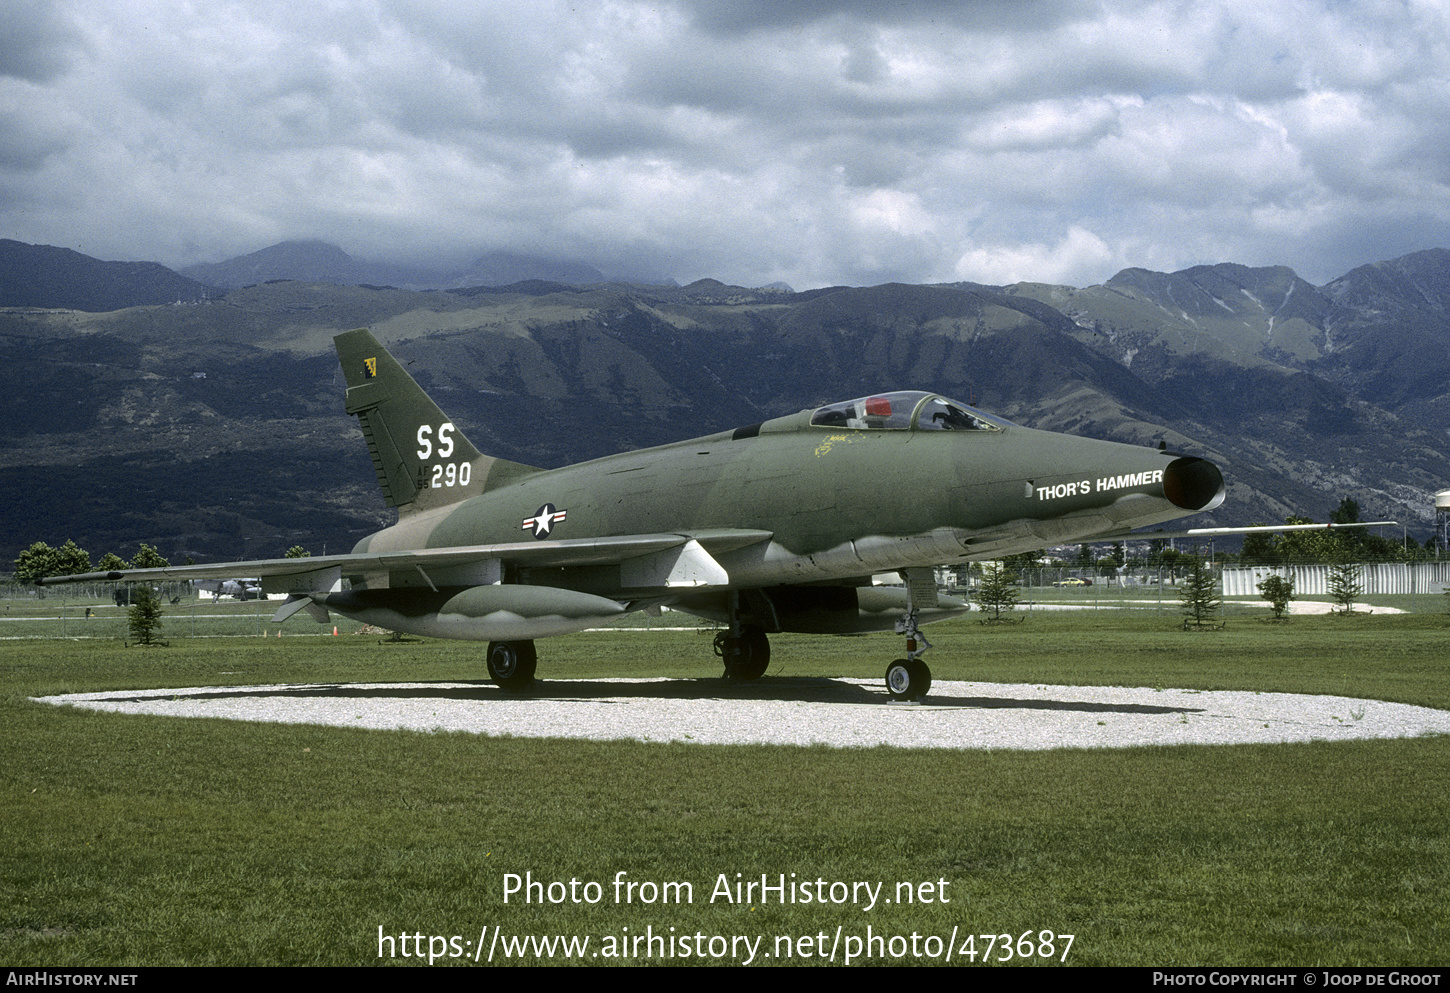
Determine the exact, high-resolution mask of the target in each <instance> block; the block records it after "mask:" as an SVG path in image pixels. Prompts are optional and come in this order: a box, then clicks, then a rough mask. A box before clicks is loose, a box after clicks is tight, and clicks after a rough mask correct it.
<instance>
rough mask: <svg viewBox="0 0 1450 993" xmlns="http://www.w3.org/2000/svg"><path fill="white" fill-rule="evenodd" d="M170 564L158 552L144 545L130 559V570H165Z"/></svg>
mask: <svg viewBox="0 0 1450 993" xmlns="http://www.w3.org/2000/svg"><path fill="white" fill-rule="evenodd" d="M170 564H171V563H170V562H168V561H167V560H166V558H165V557H164V556H163V555H162V554H161V553H160V552H158V551H157V550H156V549H155V548H152V547H151V546H150V545H145V544H143V545H142V546H141V548H140V550H139V551H137V552H136V554H135V555H133V556H132V557H131V568H132V569H165V568H166V567H167V566H169V565H170Z"/></svg>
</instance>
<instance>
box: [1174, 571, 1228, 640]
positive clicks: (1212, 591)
mask: <svg viewBox="0 0 1450 993" xmlns="http://www.w3.org/2000/svg"><path fill="white" fill-rule="evenodd" d="M1178 598H1179V600H1181V601H1182V602H1183V613H1184V619H1183V626H1184V627H1185V628H1187V627H1188V626H1189V625H1192V626H1194V627H1200V628H1201V627H1204V626H1206V625H1208V624H1211V623H1213V619H1214V616H1215V615H1216V614H1217V613H1218V610H1219V608H1220V607H1222V606H1223V601H1222V600H1221V599H1219V595H1218V580H1217V579H1215V578H1214V575H1213V572H1212V571H1210V570H1209V569H1208V568H1207V567H1206V566H1204V564H1203V559H1201V558H1199V557H1198V556H1196V555H1195V556H1193V558H1192V562H1191V564H1190V565H1189V567H1188V571H1187V574H1186V576H1185V578H1184V581H1183V590H1182V591H1181V592H1180V593H1179V594H1178Z"/></svg>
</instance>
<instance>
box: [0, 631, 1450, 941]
mask: <svg viewBox="0 0 1450 993" xmlns="http://www.w3.org/2000/svg"><path fill="white" fill-rule="evenodd" d="M16 609H18V607H17V608H16ZM166 622H167V624H168V627H166V628H165V629H163V637H167V638H169V639H170V645H169V647H165V648H126V647H123V645H122V643H121V642H120V640H119V639H118V638H88V639H86V640H81V641H60V640H11V641H4V642H0V750H3V751H0V755H3V761H0V961H3V962H5V963H7V964H10V965H18V966H19V965H174V964H187V965H206V964H292V965H296V964H329V965H362V964H374V963H376V962H378V961H379V950H380V947H381V948H382V950H383V952H384V955H385V959H384V960H386V961H393V962H397V963H400V964H401V963H408V964H416V963H418V962H420V961H423V962H426V961H428V957H429V952H430V950H431V951H432V952H433V954H434V956H435V958H436V963H437V964H448V963H464V962H471V961H472V956H473V955H474V953H475V951H476V949H477V947H478V946H479V944H480V939H481V943H482V945H483V952H482V954H481V955H480V958H484V959H486V958H487V957H488V955H489V953H490V952H492V953H493V957H494V962H495V963H498V962H500V961H502V960H504V959H505V957H506V956H505V954H504V952H505V951H508V950H512V951H516V952H518V954H515V955H509V956H507V960H508V961H521V962H550V963H567V962H571V961H572V962H583V963H588V964H605V963H609V962H615V961H620V962H625V963H628V964H637V963H639V962H641V961H664V962H667V963H673V964H682V963H694V962H698V961H701V960H702V959H703V960H704V961H736V962H738V961H745V960H747V959H751V960H752V961H754V962H758V963H766V964H780V963H782V962H783V961H791V962H816V961H823V960H824V959H823V956H827V955H831V954H833V950H834V956H835V957H834V961H836V962H841V961H843V960H844V959H845V956H846V955H847V954H848V953H850V952H852V950H853V949H854V952H855V958H854V960H855V961H858V962H862V963H872V964H881V963H892V962H899V963H910V962H929V961H942V960H943V959H944V958H945V957H946V956H947V955H948V954H950V955H951V961H952V962H954V963H960V964H969V963H970V962H971V961H973V960H975V962H976V963H977V964H978V965H981V964H982V962H983V960H984V955H985V953H986V952H987V950H988V948H989V946H990V949H991V952H990V959H991V960H992V962H993V963H994V964H996V963H997V962H998V961H999V960H1002V959H1003V958H1004V957H1005V953H1004V943H1003V942H1002V940H1001V939H1000V938H996V937H991V936H997V935H1004V934H1005V935H1010V936H1011V939H1012V944H1011V945H1010V946H1009V947H1010V948H1011V949H1012V952H1011V959H1010V962H1011V963H1012V964H1020V963H1021V962H1023V961H1024V959H1023V958H1021V957H1019V954H1018V953H1019V952H1025V953H1026V955H1027V957H1026V959H1025V961H1029V962H1033V963H1045V962H1052V963H1059V962H1061V961H1062V960H1063V959H1064V958H1065V960H1066V963H1067V964H1068V965H1171V964H1179V965H1200V964H1202V965H1229V964H1271V965H1311V964H1314V965H1401V964H1403V965H1430V964H1446V963H1450V924H1447V923H1446V922H1447V920H1450V913H1447V910H1450V906H1447V904H1450V901H1447V897H1446V894H1447V892H1450V790H1447V788H1446V783H1447V782H1450V739H1447V738H1427V739H1413V740H1398V741H1367V742H1343V743H1313V744H1302V745H1271V746H1234V747H1177V748H1144V749H1125V750H1059V751H1049V752H1034V753H1025V752H1008V751H985V752H943V751H930V750H907V749H897V748H872V749H863V750H832V749H826V748H823V747H822V748H793V747H776V746H695V745H660V744H644V743H638V742H627V741H623V742H606V743H599V742H579V741H569V740H540V739H526V738H483V737H478V736H472V735H464V734H418V733H407V732H377V731H363V730H354V729H343V728H324V727H310V726H294V725H272V724H259V723H238V722H228V721H221V720H208V719H174V718H163V717H150V716H128V715H115V714H100V713H94V712H89V711H84V710H79V709H72V708H58V707H54V706H50V705H44V704H38V703H34V702H32V701H31V700H30V699H29V698H30V697H33V696H36V695H41V694H50V693H60V692H78V691H83V690H96V689H117V688H150V687H163V686H196V685H225V684H249V683H262V682H321V681H329V682H330V681H353V680H368V681H386V680H398V681H401V680H424V681H428V680H457V679H482V678H484V676H483V664H482V651H481V648H482V646H479V645H470V644H458V643H449V642H441V641H423V642H404V643H402V644H387V643H380V642H379V640H378V639H377V638H375V637H368V636H358V635H353V636H345V635H340V636H339V637H336V638H334V637H331V636H330V632H329V634H328V635H326V636H310V637H296V636H292V635H291V634H290V632H291V631H292V630H293V628H291V627H290V626H289V627H287V628H285V629H284V630H286V631H288V632H289V635H288V636H286V637H283V638H281V639H277V638H275V637H270V638H265V637H257V636H252V637H201V636H195V637H187V636H185V632H184V631H182V630H181V629H182V627H183V625H182V624H181V623H180V620H179V619H178V618H177V617H175V616H174V615H173V614H172V613H170V612H168V615H167V617H166ZM68 623H74V624H84V623H87V622H86V621H85V620H84V619H81V620H70V621H68ZM195 623H199V619H198V620H197V621H196V622H195ZM243 623H247V622H243ZM306 627H315V626H314V625H307V626H306ZM302 629H305V628H299V630H302ZM0 633H3V631H0ZM929 635H930V637H931V638H932V640H933V643H934V645H935V646H936V647H935V649H934V650H933V651H932V652H931V653H930V655H929V656H928V658H929V660H930V661H931V663H932V666H933V672H934V675H935V677H936V678H937V679H980V680H988V681H1002V682H1009V681H1010V682H1037V683H1082V684H1120V685H1142V686H1164V687H1168V686H1173V687H1189V688H1201V689H1226V688H1232V689H1257V690H1265V691H1268V690H1283V691H1293V692H1309V693H1333V694H1338V695H1347V696H1360V697H1368V698H1377V699H1385V700H1395V701H1400V702H1406V703H1415V704H1421V705H1426V706H1433V707H1440V708H1446V709H1450V651H1446V646H1447V639H1450V618H1446V617H1445V616H1444V615H1434V614H1423V615H1414V614H1408V615H1392V616H1385V615H1374V616H1369V617H1351V618H1347V619H1346V618H1326V617H1315V618H1300V619H1296V620H1295V621H1293V622H1292V623H1289V624H1284V625H1273V624H1266V623H1263V622H1261V621H1259V620H1257V619H1255V617H1254V616H1252V615H1249V616H1245V617H1243V618H1235V619H1233V620H1231V622H1230V624H1229V626H1228V628H1227V629H1226V630H1224V631H1218V632H1211V633H1192V634H1190V633H1185V632H1183V631H1181V630H1178V629H1177V626H1176V616H1174V615H1173V614H1165V615H1163V616H1155V615H1154V614H1153V613H1151V612H1149V613H1146V614H1144V613H1140V612H1125V611H1114V610H1100V611H1091V612H1060V613H1049V612H1042V613H1034V614H1033V615H1032V616H1031V617H1030V618H1029V619H1028V620H1027V622H1026V623H1023V624H1020V625H1011V626H1008V627H1002V628H995V629H994V628H984V627H982V626H980V625H977V624H975V623H973V622H972V621H970V620H963V621H956V622H950V623H948V624H943V625H937V626H934V627H932V628H931V629H929ZM772 645H773V648H774V661H773V664H772V670H771V672H772V674H774V673H777V672H783V673H786V674H791V675H817V676H822V675H824V676H831V675H841V676H868V677H871V678H879V677H880V674H881V672H882V670H883V669H884V666H885V663H886V662H887V661H888V660H889V659H890V658H891V657H893V656H894V655H895V654H899V649H900V645H899V639H897V638H895V637H894V636H889V635H882V636H871V637H866V638H841V639H833V638H817V637H806V636H784V635H783V636H777V637H775V638H773V639H772ZM716 664H717V663H716V660H715V659H714V658H713V656H712V654H711V650H710V638H709V637H708V636H704V635H701V634H698V633H694V632H675V631H649V632H634V633H620V632H601V633H585V634H581V635H577V636H572V637H568V638H559V639H553V640H549V641H545V642H541V643H540V675H541V676H542V677H544V678H550V677H560V676H591V675H597V676H637V675H665V676H680V677H691V678H693V677H698V676H700V675H702V674H707V675H712V674H714V673H715V672H716V671H717V670H716ZM766 678H767V679H769V678H771V676H769V675H768V676H767V677H766ZM981 719H983V720H990V719H991V715H990V713H987V712H984V713H983V715H982V718H981ZM620 873H623V874H624V875H623V876H619V875H618V874H620ZM737 874H738V875H737ZM792 874H794V875H792ZM762 876H763V877H764V878H765V881H766V882H767V883H769V884H770V885H772V886H776V885H778V884H779V883H780V882H781V879H782V876H783V877H784V880H785V883H786V886H787V887H788V889H787V890H786V897H787V899H786V902H782V901H781V899H779V898H778V897H777V896H776V895H775V894H774V892H773V891H771V892H767V893H765V894H764V899H762V898H761V897H762V894H761V893H760V887H759V884H760V882H761V880H762ZM514 877H518V879H517V881H515V880H514ZM616 878H619V879H621V880H622V881H623V883H624V884H625V886H624V887H623V888H622V889H621V890H619V891H617V890H616V889H615V880H616ZM529 881H532V882H536V883H540V884H542V885H541V886H538V887H536V888H534V889H533V890H532V891H530V890H528V889H523V888H521V889H519V890H518V891H517V892H512V893H511V894H510V895H509V898H508V901H507V902H505V888H506V886H520V887H522V886H523V885H524V884H525V883H527V882H529ZM571 881H575V882H573V883H572V884H571ZM631 882H632V883H635V884H638V885H636V886H635V888H634V889H633V890H632V891H631V890H629V889H628V888H627V884H628V883H631ZM750 882H754V883H755V884H756V889H755V892H754V893H749V892H745V893H743V894H742V895H743V896H744V897H745V899H744V900H742V901H740V902H735V900H734V899H733V897H734V895H735V893H736V891H735V886H736V884H737V883H739V884H746V883H750ZM551 883H557V884H559V885H557V886H554V887H552V889H551V888H550V887H549V884H551ZM591 883H594V884H598V889H597V890H596V889H594V888H592V887H590V886H589V885H588V884H591ZM646 884H654V885H653V886H650V885H646ZM666 884H673V885H666ZM807 884H809V885H807ZM832 884H837V885H835V886H834V887H833V885H832ZM857 884H864V885H857ZM722 887H724V888H728V889H730V891H731V898H729V899H727V898H725V897H724V896H722ZM873 892H874V893H875V894H876V896H875V902H874V903H872V904H871V905H870V907H869V909H868V907H867V899H868V898H870V896H871V894H872V893H873ZM843 894H844V895H843ZM686 896H688V897H690V900H689V902H685V897H686ZM791 896H794V897H795V898H796V902H789V901H790V897H791ZM806 896H808V897H809V898H810V902H802V901H803V899H804V898H805V897H806ZM530 897H532V899H530ZM596 897H597V898H596ZM838 897H839V898H840V902H837V898H838ZM551 898H553V899H551ZM555 900H557V901H558V902H554V901H555ZM888 900H889V901H890V902H889V903H888V902H886V901H888ZM495 929H497V930H495ZM671 929H673V930H671ZM556 935H557V936H563V937H565V938H572V939H574V940H575V941H576V942H580V941H583V940H584V939H588V942H589V943H588V945H587V946H583V945H579V944H577V943H576V944H575V945H573V946H572V947H573V951H574V954H573V956H572V957H571V955H570V953H569V950H568V948H566V947H565V946H563V945H555V946H552V947H544V946H539V945H537V944H526V945H524V946H522V947H520V946H519V945H518V944H516V942H517V940H518V939H519V938H521V937H522V936H534V938H535V940H536V941H537V940H538V939H540V938H545V937H549V936H556ZM1067 935H1071V936H1072V938H1071V939H1068V938H1066V937H1065V936H1067ZM380 936H381V937H380ZM969 936H970V937H971V940H970V942H969V941H968V938H969ZM637 939H638V940H637ZM652 939H653V940H652ZM752 943H753V944H752ZM420 955H421V959H420V957H419V956H420ZM647 956H648V957H647ZM752 956H753V958H751V957H752Z"/></svg>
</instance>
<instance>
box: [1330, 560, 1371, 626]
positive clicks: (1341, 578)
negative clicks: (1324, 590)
mask: <svg viewBox="0 0 1450 993" xmlns="http://www.w3.org/2000/svg"><path fill="white" fill-rule="evenodd" d="M1328 585H1329V595H1330V596H1331V597H1333V598H1334V602H1335V603H1336V604H1338V605H1339V612H1340V613H1341V614H1352V613H1354V598H1355V597H1357V596H1359V595H1360V594H1361V593H1363V592H1364V583H1362V582H1360V571H1359V563H1358V562H1350V561H1348V560H1346V559H1341V560H1340V561H1338V562H1336V563H1334V565H1333V566H1331V567H1330V569H1329V582H1328Z"/></svg>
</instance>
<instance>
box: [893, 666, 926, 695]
mask: <svg viewBox="0 0 1450 993" xmlns="http://www.w3.org/2000/svg"><path fill="white" fill-rule="evenodd" d="M930 692H931V668H930V667H929V666H928V665H927V664H926V663H925V662H923V661H922V660H921V659H897V660H896V661H895V662H893V663H891V664H890V665H888V666H887V667H886V693H887V695H888V696H889V697H891V699H893V700H920V699H922V698H923V697H925V696H926V695H927V694H928V693H930Z"/></svg>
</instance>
